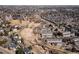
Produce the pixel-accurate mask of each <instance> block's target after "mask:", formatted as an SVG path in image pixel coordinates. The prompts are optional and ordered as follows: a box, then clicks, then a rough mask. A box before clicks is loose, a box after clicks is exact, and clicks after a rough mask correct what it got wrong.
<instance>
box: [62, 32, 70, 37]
mask: <svg viewBox="0 0 79 59" xmlns="http://www.w3.org/2000/svg"><path fill="white" fill-rule="evenodd" d="M70 36H71V33H70V32H69V31H68V32H63V37H70Z"/></svg>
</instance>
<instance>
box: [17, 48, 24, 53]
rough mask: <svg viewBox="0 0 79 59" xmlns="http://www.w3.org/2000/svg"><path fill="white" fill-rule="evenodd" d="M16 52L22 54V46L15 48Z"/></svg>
mask: <svg viewBox="0 0 79 59" xmlns="http://www.w3.org/2000/svg"><path fill="white" fill-rule="evenodd" d="M16 54H24V51H23V48H17V49H16Z"/></svg>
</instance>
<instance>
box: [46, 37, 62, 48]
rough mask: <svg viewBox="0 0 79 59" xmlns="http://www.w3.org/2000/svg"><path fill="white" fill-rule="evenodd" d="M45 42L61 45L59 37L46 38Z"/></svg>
mask: <svg viewBox="0 0 79 59" xmlns="http://www.w3.org/2000/svg"><path fill="white" fill-rule="evenodd" d="M47 43H50V44H51V45H52V44H54V45H56V46H59V47H61V46H62V45H63V42H62V39H60V38H52V39H47Z"/></svg>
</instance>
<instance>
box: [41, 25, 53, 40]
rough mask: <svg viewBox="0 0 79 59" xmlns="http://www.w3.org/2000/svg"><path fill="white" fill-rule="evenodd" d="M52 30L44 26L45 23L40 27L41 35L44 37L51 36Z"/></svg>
mask: <svg viewBox="0 0 79 59" xmlns="http://www.w3.org/2000/svg"><path fill="white" fill-rule="evenodd" d="M52 35H53V33H52V31H51V29H50V28H48V27H46V25H45V24H44V25H43V28H42V29H41V37H42V39H44V38H52Z"/></svg>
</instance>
